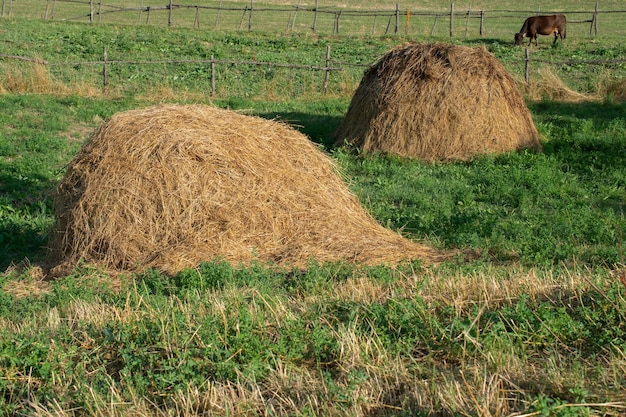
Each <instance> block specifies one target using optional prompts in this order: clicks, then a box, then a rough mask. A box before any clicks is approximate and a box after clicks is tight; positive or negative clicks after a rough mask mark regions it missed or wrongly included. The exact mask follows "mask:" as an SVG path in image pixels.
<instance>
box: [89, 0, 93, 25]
mask: <svg viewBox="0 0 626 417" xmlns="http://www.w3.org/2000/svg"><path fill="white" fill-rule="evenodd" d="M89 23H93V0H89Z"/></svg>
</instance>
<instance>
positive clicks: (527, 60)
mask: <svg viewBox="0 0 626 417" xmlns="http://www.w3.org/2000/svg"><path fill="white" fill-rule="evenodd" d="M525 51H526V58H525V59H524V79H525V80H526V85H530V75H529V73H530V52H528V51H529V49H528V48H526V49H525Z"/></svg>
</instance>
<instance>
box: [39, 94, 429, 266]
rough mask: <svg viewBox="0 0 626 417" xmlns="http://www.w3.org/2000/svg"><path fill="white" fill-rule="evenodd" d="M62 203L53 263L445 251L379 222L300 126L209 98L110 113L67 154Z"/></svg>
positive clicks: (287, 262)
mask: <svg viewBox="0 0 626 417" xmlns="http://www.w3.org/2000/svg"><path fill="white" fill-rule="evenodd" d="M55 212H56V227H55V231H54V233H53V234H52V236H51V242H50V256H49V261H50V263H51V264H52V266H53V268H52V275H59V274H62V273H65V272H67V271H68V270H69V269H70V268H72V267H74V266H75V265H76V264H77V263H78V262H79V261H81V260H82V261H84V262H86V263H89V264H95V265H96V266H99V267H101V268H104V269H105V270H109V271H122V272H124V271H139V270H143V269H146V268H157V269H160V270H162V271H165V272H168V273H176V272H177V271H179V270H181V269H183V268H186V267H195V266H197V265H198V264H199V263H200V262H202V261H209V260H213V259H216V258H218V259H222V260H226V261H229V262H231V263H232V264H234V265H240V264H248V263H250V262H251V261H259V262H262V263H267V262H269V263H273V264H277V265H284V266H287V267H299V266H304V265H305V264H306V263H307V262H308V261H309V260H312V259H316V260H318V261H321V262H323V261H339V260H347V261H354V262H359V263H364V264H380V263H387V264H395V263H397V262H398V261H400V260H403V259H418V258H419V259H422V260H424V261H425V262H426V263H428V262H430V261H433V260H436V259H437V258H438V255H437V253H436V252H435V251H433V250H432V249H430V248H428V247H426V246H423V245H421V244H418V243H415V242H412V241H410V240H408V239H405V238H403V237H402V236H400V235H399V234H397V233H396V232H393V231H391V230H388V229H385V228H384V227H382V226H381V225H379V224H378V223H377V222H376V221H375V220H374V219H373V218H372V217H371V216H370V215H369V214H368V213H367V212H366V211H365V210H364V209H363V208H362V206H361V205H360V203H359V201H358V200H357V198H356V197H355V196H354V195H353V194H351V193H350V192H349V190H348V189H347V187H346V185H345V184H344V182H343V180H342V178H341V177H340V176H339V175H338V170H337V167H336V165H335V164H334V163H333V162H332V161H331V159H330V158H328V157H327V156H326V155H325V154H324V153H323V152H322V151H321V150H320V149H318V148H317V147H316V146H315V145H314V144H312V143H311V142H310V141H309V140H308V139H307V138H306V137H305V136H304V135H302V134H301V133H299V132H298V131H296V130H294V129H293V128H291V127H289V126H287V125H285V124H282V123H280V122H277V121H270V120H266V119H262V118H258V117H252V116H246V115H242V114H239V113H236V112H232V111H228V110H221V109H217V108H213V107H210V106H203V105H189V106H183V105H161V106H156V107H151V108H147V109H142V110H132V111H127V112H123V113H118V114H116V115H114V116H113V117H112V118H111V119H110V120H108V121H107V122H105V123H104V124H103V125H102V126H101V127H100V128H99V130H98V131H97V132H95V134H94V135H93V136H92V137H91V138H90V140H89V141H88V142H87V143H86V144H85V145H84V146H83V148H82V149H81V151H80V152H79V154H78V155H77V156H76V157H75V158H74V160H73V161H72V162H71V164H70V165H69V167H68V171H67V173H66V175H65V177H64V179H63V180H62V182H61V184H60V185H59V186H58V193H57V196H56V199H55Z"/></svg>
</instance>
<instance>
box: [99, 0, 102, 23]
mask: <svg viewBox="0 0 626 417" xmlns="http://www.w3.org/2000/svg"><path fill="white" fill-rule="evenodd" d="M101 11H102V0H100V1H99V2H98V22H101V21H102V13H100V12H101Z"/></svg>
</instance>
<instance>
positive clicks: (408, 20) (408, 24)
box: [404, 9, 411, 35]
mask: <svg viewBox="0 0 626 417" xmlns="http://www.w3.org/2000/svg"><path fill="white" fill-rule="evenodd" d="M410 27H411V9H406V23H405V25H404V33H405V34H406V35H408V34H409V28H410Z"/></svg>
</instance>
